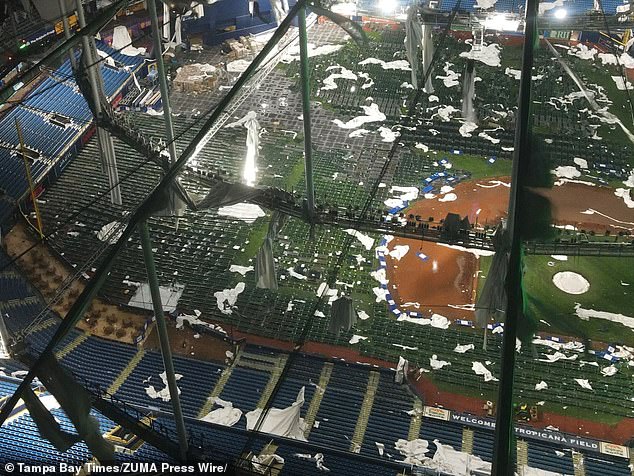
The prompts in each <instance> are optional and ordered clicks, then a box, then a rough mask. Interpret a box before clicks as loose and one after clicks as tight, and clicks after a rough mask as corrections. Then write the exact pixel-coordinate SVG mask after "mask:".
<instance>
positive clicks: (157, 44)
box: [147, 0, 182, 227]
mask: <svg viewBox="0 0 634 476" xmlns="http://www.w3.org/2000/svg"><path fill="white" fill-rule="evenodd" d="M147 3H148V10H149V12H150V22H151V24H152V41H153V42H154V51H155V55H156V65H157V68H158V80H159V89H160V90H161V104H162V106H163V120H164V121H165V139H166V140H167V150H168V151H169V155H170V165H171V164H173V163H174V162H176V158H177V156H176V141H175V140H174V126H173V123H172V107H171V106H170V98H169V88H168V87H167V75H166V73H165V63H164V62H163V44H162V41H161V30H160V26H159V23H158V14H157V12H156V1H155V0H149V1H148V2H147ZM169 197H170V199H169V205H168V210H167V213H168V215H174V216H179V215H182V213H181V214H179V212H178V210H179V209H181V211H182V207H180V206H179V204H178V203H176V201H177V200H178V197H177V196H176V194H174V193H170V195H169ZM177 220H178V218H177ZM176 226H177V227H178V222H177V223H176Z"/></svg>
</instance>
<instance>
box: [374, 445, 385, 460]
mask: <svg viewBox="0 0 634 476" xmlns="http://www.w3.org/2000/svg"><path fill="white" fill-rule="evenodd" d="M374 444H375V445H376V449H377V451H378V452H379V456H383V452H384V451H385V445H384V444H383V443H378V442H376V441H375V442H374Z"/></svg>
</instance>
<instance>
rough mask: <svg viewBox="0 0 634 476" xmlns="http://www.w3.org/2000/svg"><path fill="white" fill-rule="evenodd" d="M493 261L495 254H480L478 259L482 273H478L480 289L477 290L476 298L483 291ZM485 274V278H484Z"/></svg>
mask: <svg viewBox="0 0 634 476" xmlns="http://www.w3.org/2000/svg"><path fill="white" fill-rule="evenodd" d="M491 263H493V256H480V258H479V259H478V265H479V270H480V274H478V289H477V290H476V299H477V297H478V296H479V295H480V293H481V292H482V288H483V287H484V282H485V281H486V278H487V277H488V276H489V268H490V267H491ZM483 276H484V279H483V278H482V277H483Z"/></svg>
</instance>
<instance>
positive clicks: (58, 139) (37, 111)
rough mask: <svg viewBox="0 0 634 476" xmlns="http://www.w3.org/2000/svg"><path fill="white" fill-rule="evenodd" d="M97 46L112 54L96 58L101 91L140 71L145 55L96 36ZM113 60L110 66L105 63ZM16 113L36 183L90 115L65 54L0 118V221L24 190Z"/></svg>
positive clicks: (113, 89)
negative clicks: (120, 49)
mask: <svg viewBox="0 0 634 476" xmlns="http://www.w3.org/2000/svg"><path fill="white" fill-rule="evenodd" d="M98 49H99V50H100V51H101V52H103V53H105V54H106V55H110V57H111V59H110V58H109V59H108V60H104V61H102V62H101V63H100V65H101V71H102V75H103V79H104V90H105V94H106V96H107V97H108V98H109V99H114V98H115V96H116V95H117V94H118V93H119V92H120V91H121V90H122V89H124V88H125V86H126V84H127V83H129V82H131V81H132V74H135V73H134V72H137V73H139V74H140V73H141V68H140V67H141V65H142V64H143V62H144V58H141V57H130V56H126V55H123V54H121V53H119V52H117V51H115V50H113V49H112V48H110V47H108V46H106V45H105V44H104V43H101V42H99V44H98ZM109 62H114V66H113V65H111V64H109ZM16 119H17V120H18V121H19V123H20V127H21V129H22V135H23V140H24V143H25V144H26V146H27V147H28V149H29V155H32V156H33V157H32V158H30V159H29V160H30V166H31V175H32V178H33V181H34V183H39V182H40V181H41V180H42V179H43V178H44V177H45V176H46V175H47V174H48V173H49V171H50V170H51V167H53V166H54V165H55V164H56V163H57V162H58V160H59V159H61V156H62V154H63V153H64V152H65V151H66V150H68V149H69V148H70V147H71V146H72V145H73V144H74V143H76V142H77V141H78V140H79V138H80V137H81V135H82V134H84V133H85V132H86V131H87V129H88V128H89V126H90V123H91V121H92V113H91V111H90V109H89V108H88V104H87V103H86V100H85V99H84V97H83V96H82V95H81V93H80V92H79V89H78V88H77V85H76V84H75V79H74V76H73V72H72V69H71V66H70V60H66V61H65V62H64V63H63V64H62V65H61V66H60V67H59V68H58V69H57V70H55V71H54V72H53V73H51V76H49V77H46V78H44V79H43V81H41V82H40V84H38V85H37V86H36V87H35V88H33V90H31V91H30V92H29V93H28V94H27V97H26V98H25V99H24V101H23V103H22V104H21V105H18V106H15V107H12V108H10V109H9V111H8V112H6V113H4V114H3V115H2V117H1V120H0V163H2V167H0V224H3V223H5V222H6V221H7V220H8V219H9V218H10V216H11V214H12V211H13V209H14V206H15V201H16V200H20V199H21V198H23V196H24V195H25V193H26V192H27V190H28V183H27V180H26V173H25V167H24V162H23V159H22V155H21V154H19V153H17V148H18V145H19V143H20V141H19V138H18V134H17V130H16Z"/></svg>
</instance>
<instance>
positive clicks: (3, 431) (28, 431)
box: [0, 362, 171, 465]
mask: <svg viewBox="0 0 634 476" xmlns="http://www.w3.org/2000/svg"><path fill="white" fill-rule="evenodd" d="M2 364H3V365H4V364H5V363H4V362H3V363H2ZM17 385H18V382H16V381H9V380H2V377H0V398H2V397H5V396H8V395H10V394H12V393H13V392H14V391H15V389H16V388H17ZM51 413H52V414H53V417H54V418H55V419H56V420H57V421H58V422H59V424H60V426H61V429H62V430H63V431H66V432H68V433H71V434H76V431H75V428H74V426H73V424H72V423H71V421H70V420H69V419H68V417H67V416H66V414H65V413H64V412H63V411H62V410H61V409H52V410H51ZM92 415H93V416H94V417H95V418H96V419H97V420H98V421H99V426H100V430H101V432H102V433H107V432H108V431H110V430H111V429H113V428H114V427H115V426H117V425H116V423H114V422H113V421H112V420H110V419H108V418H106V417H105V416H103V415H101V414H100V413H98V412H96V411H93V412H92ZM0 441H1V443H0V448H1V451H0V464H4V463H9V462H11V463H14V464H15V463H16V462H18V461H22V462H27V461H28V462H29V463H40V464H41V463H61V462H65V463H68V464H72V465H80V464H83V463H85V462H87V461H89V460H90V459H91V458H92V456H91V454H90V451H89V450H88V448H87V446H86V444H85V443H84V442H79V443H77V444H75V445H73V446H72V447H70V448H69V449H68V450H67V451H66V452H63V453H62V452H59V451H58V450H56V449H55V448H54V447H53V445H52V444H51V443H50V442H49V441H47V440H45V439H43V438H42V437H41V436H40V433H39V430H38V428H37V426H36V424H35V422H34V421H33V419H32V418H31V416H30V414H29V413H28V412H25V413H23V414H21V415H20V416H19V417H18V418H16V419H15V420H12V421H10V422H8V423H6V424H4V425H3V426H2V427H1V428H0ZM116 456H117V461H118V462H123V461H170V460H171V458H170V457H169V456H167V455H165V454H163V453H162V452H160V451H158V450H157V449H155V448H153V447H151V446H150V445H148V444H144V445H143V446H141V448H139V449H138V450H137V451H136V452H135V453H134V454H133V455H124V454H120V453H119V454H117V455H116Z"/></svg>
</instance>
